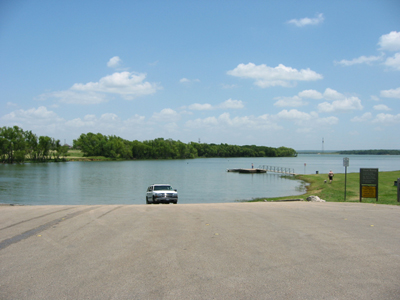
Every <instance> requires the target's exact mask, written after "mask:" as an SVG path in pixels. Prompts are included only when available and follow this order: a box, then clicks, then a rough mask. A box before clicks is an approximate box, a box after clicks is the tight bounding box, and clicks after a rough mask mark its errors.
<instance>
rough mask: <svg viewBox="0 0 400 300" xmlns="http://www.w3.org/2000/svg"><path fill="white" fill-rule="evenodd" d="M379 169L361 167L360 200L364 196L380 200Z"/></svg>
mask: <svg viewBox="0 0 400 300" xmlns="http://www.w3.org/2000/svg"><path fill="white" fill-rule="evenodd" d="M378 176H379V169H367V168H361V169H360V202H361V200H362V198H376V201H378Z"/></svg>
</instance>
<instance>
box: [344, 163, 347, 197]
mask: <svg viewBox="0 0 400 300" xmlns="http://www.w3.org/2000/svg"><path fill="white" fill-rule="evenodd" d="M346 187H347V167H344V201H346Z"/></svg>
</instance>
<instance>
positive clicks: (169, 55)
mask: <svg viewBox="0 0 400 300" xmlns="http://www.w3.org/2000/svg"><path fill="white" fill-rule="evenodd" d="M399 16H400V1H397V0H379V1H378V0H374V1H372V0H362V1H356V0H355V1H349V0H346V1H341V0H335V1H329V0H327V1H307V0H305V1H297V0H296V1H274V0H270V1H254V0H247V1H234V0H232V1H224V0H220V1H211V0H204V1H155V0H148V1H144V0H143V1H142V0H136V1H115V0H114V1H82V0H80V1H75V0H68V1H66V0H65V1H64V0H60V1H49V0H42V1H38V0H31V1H22V0H12V1H10V0H3V1H0V127H3V126H7V127H10V126H15V125H16V126H19V127H21V128H22V129H23V130H26V131H27V130H31V131H32V132H33V133H35V134H36V135H38V136H41V135H47V136H50V137H53V138H55V139H59V140H60V141H61V142H62V143H64V142H66V143H68V144H71V145H72V143H73V140H74V139H77V138H79V136H80V135H81V134H82V133H85V134H86V133H89V132H93V133H102V134H104V135H116V136H120V137H122V138H124V139H127V140H130V141H132V140H139V141H144V140H152V139H155V138H165V139H169V138H171V139H173V140H180V141H182V142H184V143H189V142H199V141H200V142H201V143H216V144H220V143H227V144H232V145H258V146H269V147H280V146H285V147H290V148H294V149H296V150H320V149H321V150H322V149H324V150H329V149H330V150H356V149H400V142H399V138H398V137H399V129H400V17H399Z"/></svg>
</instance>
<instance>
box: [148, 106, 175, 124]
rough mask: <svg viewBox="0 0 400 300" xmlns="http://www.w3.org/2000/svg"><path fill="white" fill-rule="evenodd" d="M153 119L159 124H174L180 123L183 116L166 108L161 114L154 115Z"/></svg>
mask: <svg viewBox="0 0 400 300" xmlns="http://www.w3.org/2000/svg"><path fill="white" fill-rule="evenodd" d="M151 118H152V120H155V121H157V122H169V123H172V122H175V121H178V120H179V119H180V118H181V116H180V114H179V113H177V112H176V111H175V110H173V109H171V108H164V109H163V110H161V112H159V113H157V112H155V113H153V116H152V117H151Z"/></svg>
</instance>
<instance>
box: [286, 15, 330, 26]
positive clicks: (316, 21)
mask: <svg viewBox="0 0 400 300" xmlns="http://www.w3.org/2000/svg"><path fill="white" fill-rule="evenodd" d="M323 21H324V15H323V14H318V15H317V16H316V17H315V18H313V19H310V18H303V19H292V20H290V21H288V23H289V24H294V25H296V26H297V27H303V26H306V25H318V24H320V23H322V22H323Z"/></svg>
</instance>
